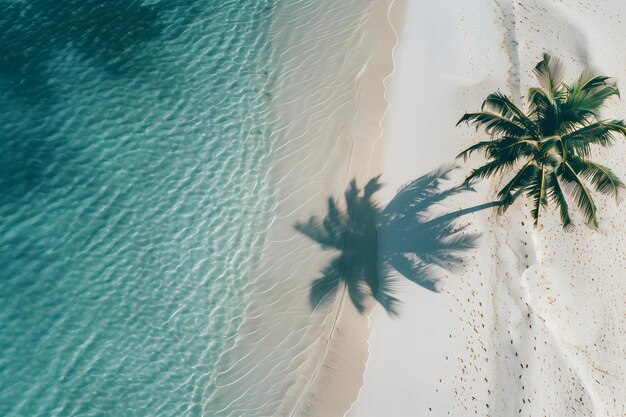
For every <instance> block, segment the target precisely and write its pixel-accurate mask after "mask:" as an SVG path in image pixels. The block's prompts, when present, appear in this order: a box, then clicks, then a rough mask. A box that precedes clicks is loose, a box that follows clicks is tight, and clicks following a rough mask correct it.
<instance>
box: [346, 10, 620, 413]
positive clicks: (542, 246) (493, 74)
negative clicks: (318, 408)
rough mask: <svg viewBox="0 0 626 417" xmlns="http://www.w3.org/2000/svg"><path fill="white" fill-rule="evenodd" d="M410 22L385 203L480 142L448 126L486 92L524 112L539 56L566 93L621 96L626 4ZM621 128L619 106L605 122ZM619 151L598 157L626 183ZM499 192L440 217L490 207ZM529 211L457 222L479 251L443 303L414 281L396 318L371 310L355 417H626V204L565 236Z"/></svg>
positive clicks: (470, 199)
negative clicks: (593, 81) (588, 82)
mask: <svg viewBox="0 0 626 417" xmlns="http://www.w3.org/2000/svg"><path fill="white" fill-rule="evenodd" d="M405 17H406V18H405V21H404V25H403V26H402V30H401V31H400V36H399V44H398V47H397V48H396V51H395V54H394V60H395V70H394V73H393V75H392V77H391V78H390V80H389V88H390V90H389V92H388V98H389V100H390V107H389V109H388V111H387V113H386V117H385V119H384V122H383V128H384V134H383V137H382V140H381V141H379V147H378V151H377V152H379V153H380V154H381V155H382V158H383V173H384V177H383V179H384V180H385V182H386V183H387V184H388V185H389V187H388V188H387V189H386V190H385V193H384V194H385V195H384V197H385V198H386V199H387V200H388V199H390V198H391V197H392V196H393V190H394V188H397V187H399V186H400V185H402V184H404V183H406V182H407V181H409V180H411V179H414V178H417V177H419V176H421V175H423V174H425V173H427V172H428V171H430V170H432V169H434V168H436V167H437V166H439V165H441V164H443V163H447V162H451V161H452V160H453V158H454V156H455V155H456V154H457V153H458V152H459V151H460V150H462V149H463V148H464V147H467V146H468V145H469V144H471V143H473V142H475V141H476V140H478V139H480V138H482V137H483V136H482V135H481V134H480V133H476V132H474V131H473V129H470V128H467V127H455V123H456V121H457V120H458V119H459V118H460V116H461V115H462V114H463V113H464V112H465V111H473V110H475V109H478V108H479V106H480V104H481V102H482V99H483V98H484V97H485V96H486V95H487V94H488V93H490V92H492V91H495V90H497V89H500V90H501V91H502V92H504V93H506V94H508V95H510V96H511V97H513V98H514V100H515V101H517V102H518V103H521V101H522V97H521V94H522V92H523V91H525V90H526V89H527V88H528V86H529V85H532V84H533V83H534V80H533V78H532V74H531V70H532V68H533V66H534V65H535V63H536V62H537V61H538V60H539V59H540V57H541V54H542V53H543V52H544V51H548V52H551V53H553V54H554V55H557V56H560V57H561V58H562V59H563V60H564V61H565V63H566V64H567V68H568V70H569V76H570V78H569V81H571V80H572V78H573V77H575V76H577V74H578V73H579V71H580V70H581V69H582V68H583V67H584V66H586V65H593V66H595V67H597V68H599V69H600V70H601V71H602V72H603V73H606V74H609V75H612V76H614V77H616V80H617V82H618V84H619V86H620V88H621V90H622V91H626V51H625V50H624V49H622V48H620V46H621V44H622V43H623V42H624V39H626V3H623V2H619V1H617V0H612V1H608V0H604V1H590V0H585V1H569V0H567V1H557V0H541V1H539V0H536V1H535V0H531V1H523V2H518V1H513V0H497V1H484V0H480V1H478V0H477V1H472V2H469V1H461V0H455V1H447V2H418V1H416V0H408V1H407V9H406V16H405ZM625 114H626V106H625V105H624V102H623V101H622V102H618V101H617V100H616V101H615V102H614V103H612V105H611V107H610V108H609V109H607V116H613V115H615V116H617V117H619V118H623V117H624V115H625ZM625 150H626V144H624V143H619V144H617V145H616V146H614V147H613V148H611V149H610V150H602V151H597V152H596V153H595V155H596V158H597V159H598V160H599V161H602V162H604V163H606V164H607V165H609V166H610V167H612V168H614V170H615V171H616V172H617V173H618V175H620V176H621V177H622V178H625V177H626V162H625V161H626V159H625V156H626V155H625ZM478 163H480V160H479V159H474V160H472V161H470V164H473V165H474V166H476V164H478ZM468 169H469V167H464V168H462V169H461V170H460V172H459V175H460V176H461V175H462V174H464V173H466V172H467V171H468ZM497 186H498V182H497V181H495V182H493V183H489V182H485V183H484V184H483V185H482V187H481V189H480V190H478V192H476V193H472V194H464V195H463V196H461V197H457V198H456V199H453V200H450V201H448V202H447V203H446V205H445V206H441V207H439V208H438V210H439V211H440V212H446V211H450V210H453V209H455V208H459V207H469V206H472V205H475V204H478V203H481V202H485V201H489V199H490V197H492V196H493V191H494V190H495V189H496V188H497ZM524 203H525V202H524V201H522V203H521V204H517V206H515V207H513V208H511V209H510V210H509V211H508V212H507V213H506V214H505V215H503V216H496V215H495V213H493V212H492V211H489V210H485V211H482V212H478V213H475V214H471V215H467V216H464V217H463V219H462V222H464V223H467V224H469V225H470V226H469V227H470V228H471V230H472V231H476V232H479V233H482V237H481V240H480V246H479V247H478V248H477V249H476V250H475V251H473V252H471V253H469V254H468V257H467V261H466V262H465V264H464V266H463V268H461V270H459V271H456V273H454V274H448V276H447V277H446V278H445V279H444V280H442V282H441V283H440V285H441V286H440V292H439V293H435V292H430V291H427V290H426V289H424V288H422V287H419V286H417V285H415V284H412V283H408V282H405V284H404V285H402V288H400V291H399V297H400V298H401V299H402V301H403V305H402V309H401V312H400V315H399V317H397V318H390V317H389V316H388V315H387V314H386V312H385V311H384V310H383V309H382V308H379V307H378V308H376V309H375V310H374V312H373V314H372V317H371V325H372V328H373V333H372V336H371V338H370V342H369V343H370V358H369V360H368V362H367V369H366V372H365V381H364V384H363V387H362V389H361V391H360V393H359V397H358V400H357V401H356V403H355V404H354V405H353V406H352V408H351V410H350V412H349V413H348V415H349V416H350V417H383V416H390V417H404V416H431V415H432V416H459V417H460V416H469V415H478V416H493V417H510V416H529V417H530V416H532V417H537V416H551V417H552V416H554V417H556V416H559V417H567V416H607V417H618V416H624V415H626V414H625V413H626V351H625V349H626V249H624V245H623V240H624V236H626V205H625V204H623V203H620V202H616V201H614V200H611V199H608V198H607V199H605V198H598V206H599V207H600V214H599V221H600V224H601V226H600V228H599V230H590V229H588V228H586V227H585V226H584V225H583V224H582V221H580V219H579V218H578V217H577V220H579V221H578V224H577V227H576V229H575V230H574V231H573V232H569V233H563V231H562V229H561V228H560V226H559V223H558V216H557V215H556V213H550V212H548V213H544V215H543V218H542V222H541V225H540V227H539V228H537V229H533V227H532V222H531V221H530V219H529V215H528V213H529V209H528V207H526V206H525V204H524ZM383 244H384V242H383Z"/></svg>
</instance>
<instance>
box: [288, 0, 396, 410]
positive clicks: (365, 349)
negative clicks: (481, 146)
mask: <svg viewBox="0 0 626 417" xmlns="http://www.w3.org/2000/svg"><path fill="white" fill-rule="evenodd" d="M377 3H378V4H386V5H387V7H386V8H385V9H383V11H384V12H385V13H384V17H385V19H386V25H385V29H389V30H390V32H391V33H390V34H388V35H387V37H388V39H385V40H384V41H380V40H379V39H378V40H377V41H376V42H377V43H378V45H377V48H375V49H377V50H378V51H379V52H377V53H376V55H375V56H374V57H373V59H371V58H372V57H370V58H368V60H367V62H366V66H369V67H370V68H371V69H370V70H369V71H364V70H362V71H361V72H360V73H359V75H360V76H361V77H362V79H361V80H360V81H359V86H358V87H357V95H358V97H359V98H358V100H357V101H358V102H357V109H356V110H355V113H354V114H353V119H352V123H355V122H356V121H358V120H359V119H371V115H372V113H373V114H378V115H379V116H376V117H375V120H377V122H376V126H377V129H378V134H376V135H375V137H373V138H372V139H365V142H366V144H362V145H361V147H362V148H363V149H361V150H360V152H363V153H364V157H365V158H368V160H367V163H366V166H365V167H363V168H361V169H358V167H357V169H353V172H352V175H353V176H354V177H355V178H356V179H357V180H358V182H359V185H363V184H364V183H365V182H366V181H367V179H368V178H370V177H373V176H376V175H378V173H380V169H381V167H382V163H381V161H380V159H379V158H377V155H378V153H377V150H378V149H377V148H378V147H379V146H381V138H382V136H383V127H382V122H383V120H384V117H385V114H386V112H387V110H388V108H389V100H388V97H387V95H388V86H387V82H388V80H389V79H390V77H391V76H392V74H393V71H394V66H395V64H394V62H393V51H394V50H395V48H396V46H397V43H398V33H397V26H398V24H400V23H401V20H402V11H403V10H404V8H405V7H406V6H405V3H406V0H388V1H384V2H383V1H377V0H374V1H372V3H371V5H372V6H374V5H376V4H377ZM379 8H380V6H379ZM376 14H378V15H380V14H381V11H380V10H373V11H370V13H368V16H367V17H368V18H369V19H373V20H374V21H377V20H379V19H380V17H381V16H376ZM373 25H374V26H375V25H376V23H375V22H374V23H373ZM385 45H387V46H389V47H385ZM389 51H391V52H389ZM368 77H369V78H372V77H373V80H368ZM362 87H365V88H362ZM364 90H365V91H364ZM368 90H369V91H368ZM364 96H365V97H364ZM359 107H364V109H363V108H362V109H359ZM356 124H357V129H358V123H356ZM366 133H369V132H366ZM357 135H358V133H357ZM361 135H363V134H361ZM358 136H360V135H358ZM363 136H365V135H363ZM367 143H370V144H369V146H368V145H367ZM356 152H357V154H358V152H359V151H356ZM365 158H364V159H365ZM351 159H354V155H351ZM351 165H354V164H351ZM347 298H348V295H347V288H346V287H345V286H344V287H343V289H342V292H341V295H340V297H339V298H338V299H337V300H335V302H334V303H335V304H334V308H336V310H337V311H336V313H334V314H333V315H332V317H333V320H332V323H331V324H330V330H329V332H328V333H327V335H326V336H324V337H323V339H324V341H325V343H324V347H323V349H322V352H321V356H320V358H319V360H318V361H317V363H316V365H315V368H314V371H313V374H312V375H311V377H310V379H309V381H308V382H307V384H306V386H305V387H304V390H303V391H302V392H300V394H299V395H298V400H297V403H296V405H295V407H294V408H293V410H292V411H291V412H290V413H289V414H286V415H288V416H290V417H292V416H307V417H308V416H320V417H333V416H337V417H341V416H344V415H345V414H346V413H347V412H348V411H349V409H350V407H351V406H352V404H353V403H354V401H356V399H357V397H358V393H359V391H360V389H361V387H362V385H363V376H364V373H365V366H366V365H367V360H368V356H369V343H368V341H369V337H370V335H371V327H370V314H371V311H372V309H373V308H374V307H375V305H374V303H373V302H370V305H369V306H368V311H367V312H366V313H365V314H360V313H359V312H358V311H357V310H356V308H355V307H354V305H353V304H352V303H351V302H350V300H349V299H347ZM339 387H341V388H340V389H338V388H339ZM322 401H323V402H322ZM277 415H282V414H281V413H280V411H279V413H277Z"/></svg>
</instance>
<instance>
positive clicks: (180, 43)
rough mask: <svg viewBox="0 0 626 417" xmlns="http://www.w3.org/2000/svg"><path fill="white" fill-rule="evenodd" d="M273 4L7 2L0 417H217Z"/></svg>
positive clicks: (259, 172)
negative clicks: (210, 396) (220, 364)
mask: <svg viewBox="0 0 626 417" xmlns="http://www.w3.org/2000/svg"><path fill="white" fill-rule="evenodd" d="M275 3H276V2H275V1H272V0H268V1H264V0H242V1H225V2H222V1H209V2H197V1H173V2H158V3H155V4H151V5H150V4H147V3H142V2H137V1H131V0H124V1H121V0H120V1H104V2H103V1H95V0H76V1H73V0H70V1H55V0H29V1H26V2H21V1H15V2H6V1H3V2H0V49H1V53H2V55H1V56H0V63H1V64H0V77H1V78H0V92H1V102H0V126H1V128H0V131H1V134H2V137H1V140H0V260H1V263H2V268H1V269H0V323H1V327H2V330H1V333H0V352H1V354H0V415H2V416H182V415H188V416H199V415H202V411H203V407H204V408H205V410H204V415H212V412H211V410H210V407H211V405H209V404H204V403H203V394H205V393H204V391H205V390H206V389H207V387H210V386H211V383H212V379H213V378H214V377H215V370H214V367H215V364H216V362H217V359H218V355H219V354H220V353H221V352H222V351H223V350H224V349H225V345H226V344H227V343H228V341H229V338H232V337H233V335H234V332H235V330H236V326H237V325H238V323H237V321H238V318H239V317H240V316H241V311H240V310H241V308H242V302H243V298H242V297H243V291H244V289H245V286H246V283H247V282H248V280H249V279H250V276H249V275H248V273H249V268H250V265H251V263H252V262H254V259H253V256H254V254H255V250H254V249H255V247H256V246H258V245H259V243H260V240H262V238H263V231H264V230H265V228H266V227H267V222H268V221H269V218H268V213H269V212H270V211H271V206H272V198H271V197H272V196H271V192H268V190H267V189H266V183H265V173H266V172H267V169H268V167H267V163H268V162H267V159H268V157H269V156H270V154H271V148H272V145H273V144H272V138H270V137H269V135H268V123H267V121H266V120H265V114H266V112H267V107H268V96H269V95H268V94H269V93H268V92H269V90H270V89H271V84H272V77H271V68H269V66H270V65H271V62H270V61H269V59H268V57H269V55H268V52H269V50H270V49H269V47H270V45H269V43H268V42H267V37H266V36H267V28H268V25H269V23H270V22H271V18H272V13H273V10H274V9H275V7H276V4H275Z"/></svg>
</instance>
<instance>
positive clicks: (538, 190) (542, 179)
mask: <svg viewBox="0 0 626 417" xmlns="http://www.w3.org/2000/svg"><path fill="white" fill-rule="evenodd" d="M546 174H547V173H546V168H545V167H544V166H542V167H541V168H539V169H537V170H536V172H535V175H534V177H533V179H532V181H531V182H530V184H529V188H528V192H527V195H528V196H529V197H530V198H532V200H533V209H532V210H531V211H530V214H531V216H532V217H533V220H534V222H535V226H537V225H538V224H539V209H540V208H541V207H546V206H547V205H548V197H547V196H548V189H547V185H548V184H547V176H546Z"/></svg>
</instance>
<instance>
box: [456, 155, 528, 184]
mask: <svg viewBox="0 0 626 417" xmlns="http://www.w3.org/2000/svg"><path fill="white" fill-rule="evenodd" d="M516 160H517V159H515V160H495V161H490V162H487V163H486V164H485V165H483V166H481V167H478V168H476V169H474V170H472V172H471V173H470V175H469V176H468V177H467V178H466V179H465V183H471V182H472V181H474V180H478V179H484V178H488V177H491V176H493V175H496V174H498V173H501V172H503V171H504V170H506V169H507V168H511V167H512V166H513V164H515V162H516Z"/></svg>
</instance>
